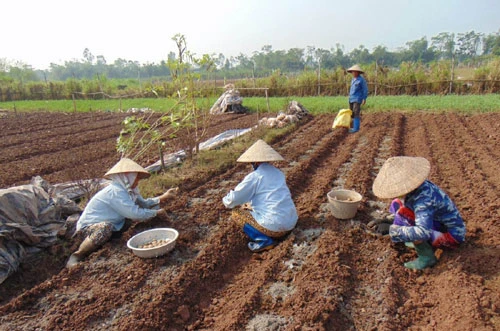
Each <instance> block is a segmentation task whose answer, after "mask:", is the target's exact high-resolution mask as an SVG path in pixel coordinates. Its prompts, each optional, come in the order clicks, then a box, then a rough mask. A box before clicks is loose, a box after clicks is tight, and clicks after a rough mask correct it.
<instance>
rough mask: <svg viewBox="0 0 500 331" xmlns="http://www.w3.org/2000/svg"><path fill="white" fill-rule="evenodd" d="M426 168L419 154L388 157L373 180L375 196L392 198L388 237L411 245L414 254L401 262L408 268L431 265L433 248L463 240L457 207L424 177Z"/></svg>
mask: <svg viewBox="0 0 500 331" xmlns="http://www.w3.org/2000/svg"><path fill="white" fill-rule="evenodd" d="M429 172H430V163H429V161H428V160H427V159H425V158H423V157H408V156H397V157H391V158H389V159H387V161H386V162H385V163H384V165H383V166H382V168H381V169H380V172H379V173H378V175H377V177H376V178H375V181H374V182H373V193H374V194H375V195H376V196H377V197H379V198H383V199H394V198H396V199H394V200H393V201H392V203H391V206H390V209H389V211H390V212H391V213H393V214H394V223H393V224H392V225H391V226H390V228H389V235H390V237H391V240H392V241H394V242H404V243H405V244H406V245H407V246H410V247H414V248H415V250H416V252H417V255H418V258H417V259H416V260H414V261H410V262H407V263H405V264H404V265H405V267H407V268H409V269H424V268H427V267H431V266H433V265H434V264H436V263H437V259H436V257H435V256H434V251H433V248H438V247H447V248H456V247H458V245H459V244H460V243H462V242H463V241H464V240H465V224H464V221H463V219H462V217H461V216H460V213H459V211H458V209H457V207H456V206H455V204H454V203H453V201H451V199H450V197H449V196H448V195H447V194H446V193H445V192H444V191H443V190H441V189H440V188H439V187H438V186H437V185H436V184H434V183H432V182H431V181H429V180H427V177H428V176H429ZM411 243H413V244H411Z"/></svg>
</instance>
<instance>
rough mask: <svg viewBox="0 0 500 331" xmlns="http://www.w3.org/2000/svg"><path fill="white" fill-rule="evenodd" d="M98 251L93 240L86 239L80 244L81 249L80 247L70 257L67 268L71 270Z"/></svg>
mask: <svg viewBox="0 0 500 331" xmlns="http://www.w3.org/2000/svg"><path fill="white" fill-rule="evenodd" d="M96 249H97V246H96V245H95V244H94V243H93V242H92V240H90V238H85V240H84V241H83V242H82V243H81V244H80V247H78V250H77V251H76V252H74V253H73V254H71V256H70V257H69V260H68V262H67V263H66V268H71V267H73V266H75V265H77V264H78V263H79V262H80V261H81V260H83V259H84V258H85V257H86V256H87V255H89V254H90V253H92V252H93V251H95V250H96Z"/></svg>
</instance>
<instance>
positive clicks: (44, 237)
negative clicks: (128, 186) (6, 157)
mask: <svg viewBox="0 0 500 331" xmlns="http://www.w3.org/2000/svg"><path fill="white" fill-rule="evenodd" d="M51 190H52V187H51V186H49V185H48V184H47V183H46V182H45V181H43V179H41V178H40V177H35V178H34V179H33V180H32V183H31V184H29V185H22V186H16V187H11V188H7V189H0V284H1V283H3V282H4V281H5V279H7V277H8V276H9V275H10V274H12V273H13V272H15V271H16V270H17V268H18V267H19V264H20V263H21V262H22V259H23V258H24V257H25V256H26V254H27V253H28V252H32V251H38V250H39V249H42V248H45V247H49V246H51V245H53V244H54V243H55V242H56V240H57V233H58V232H59V230H60V229H61V228H62V227H63V226H64V225H65V221H66V217H67V216H69V215H72V214H74V213H79V212H81V209H80V208H79V207H78V206H77V205H76V203H75V202H73V201H72V200H70V199H69V198H67V197H64V196H62V195H52V194H51V193H49V192H50V191H51Z"/></svg>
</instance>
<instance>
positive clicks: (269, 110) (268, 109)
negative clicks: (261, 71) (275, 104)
mask: <svg viewBox="0 0 500 331" xmlns="http://www.w3.org/2000/svg"><path fill="white" fill-rule="evenodd" d="M267 90H268V89H267V88H266V90H265V91H266V103H267V112H268V113H270V112H271V109H270V108H269V97H268V95H267Z"/></svg>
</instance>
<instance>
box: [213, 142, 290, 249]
mask: <svg viewBox="0 0 500 331" xmlns="http://www.w3.org/2000/svg"><path fill="white" fill-rule="evenodd" d="M283 160H284V159H283V157H281V155H280V154H279V153H278V152H276V151H275V150H274V149H273V148H272V147H271V146H269V145H268V144H266V143H265V142H264V141H263V140H258V141H257V142H256V143H255V144H253V145H252V146H251V147H250V148H249V149H248V150H247V151H246V152H245V153H243V154H242V155H241V156H240V157H239V159H238V160H237V162H248V163H250V164H251V165H252V168H253V171H252V172H251V173H250V174H248V175H247V176H246V177H245V178H244V179H243V181H242V182H241V183H239V184H238V185H237V186H236V188H235V189H234V190H231V191H230V192H229V193H228V194H227V195H226V196H225V197H224V198H223V199H222V202H223V203H224V205H225V206H226V207H227V208H234V207H236V206H239V205H245V204H249V205H250V207H249V208H246V209H245V208H242V209H233V212H232V218H233V220H234V221H235V222H237V223H238V224H239V225H240V226H242V228H243V231H244V232H245V234H246V235H247V236H248V237H249V238H250V239H251V241H250V242H249V243H248V248H249V249H250V250H251V251H253V252H261V251H264V250H267V249H270V248H272V247H274V246H275V245H276V244H277V241H276V239H278V238H283V237H284V236H286V235H287V234H288V233H289V232H290V231H291V230H293V228H294V227H295V225H296V224H297V219H298V216H297V210H296V208H295V204H294V203H293V200H292V196H291V194H290V190H289V189H288V186H287V185H286V178H285V175H284V174H283V172H281V171H280V170H279V169H277V168H276V167H274V166H273V165H271V164H270V163H269V162H273V161H283Z"/></svg>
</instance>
